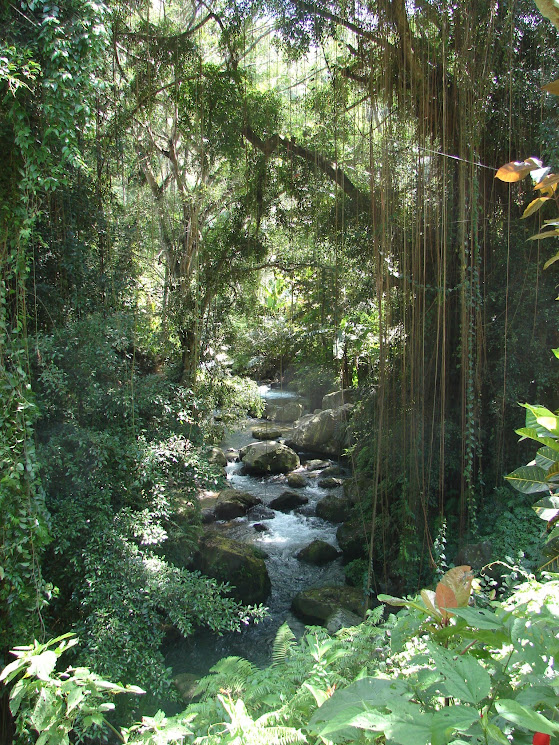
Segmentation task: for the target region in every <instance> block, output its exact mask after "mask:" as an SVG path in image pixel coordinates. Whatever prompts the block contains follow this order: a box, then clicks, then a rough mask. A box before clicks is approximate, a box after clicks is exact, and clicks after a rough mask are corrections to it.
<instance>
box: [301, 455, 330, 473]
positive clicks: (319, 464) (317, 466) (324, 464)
mask: <svg viewBox="0 0 559 745" xmlns="http://www.w3.org/2000/svg"><path fill="white" fill-rule="evenodd" d="M329 465H330V461H329V460H318V458H313V459H312V460H308V461H307V462H306V463H305V468H306V469H307V471H322V470H323V469H324V468H328V466H329Z"/></svg>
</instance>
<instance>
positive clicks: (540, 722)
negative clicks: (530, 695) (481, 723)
mask: <svg viewBox="0 0 559 745" xmlns="http://www.w3.org/2000/svg"><path fill="white" fill-rule="evenodd" d="M495 708H496V710H497V711H498V713H499V715H500V716H502V717H503V719H506V720H507V721H508V722H512V723H513V724H518V725H519V726H520V727H525V728H526V729H528V730H530V731H531V732H543V733H544V734H545V735H553V734H554V733H555V732H559V724H556V723H555V722H550V721H549V719H546V717H544V716H543V714H540V713H539V712H537V711H533V710H532V709H529V708H528V707H527V706H522V704H519V703H518V701H514V700H513V699H507V698H502V699H500V700H499V701H496V702H495Z"/></svg>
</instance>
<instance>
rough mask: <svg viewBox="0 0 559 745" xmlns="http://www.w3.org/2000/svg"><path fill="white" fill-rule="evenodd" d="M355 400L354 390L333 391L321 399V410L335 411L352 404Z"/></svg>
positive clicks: (355, 391) (355, 393) (355, 392)
mask: <svg viewBox="0 0 559 745" xmlns="http://www.w3.org/2000/svg"><path fill="white" fill-rule="evenodd" d="M356 399H357V390H356V389H355V388H344V390H343V391H334V393H327V394H326V395H325V396H323V398H322V408H323V409H337V408H338V406H343V405H344V404H354V403H355V401H356Z"/></svg>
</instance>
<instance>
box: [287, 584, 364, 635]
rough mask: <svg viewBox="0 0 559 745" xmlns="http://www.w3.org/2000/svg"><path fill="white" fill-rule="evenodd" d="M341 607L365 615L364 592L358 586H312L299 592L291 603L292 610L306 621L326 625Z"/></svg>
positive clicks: (358, 614)
mask: <svg viewBox="0 0 559 745" xmlns="http://www.w3.org/2000/svg"><path fill="white" fill-rule="evenodd" d="M340 608H345V609H346V610H349V611H350V612H351V613H355V614H356V615H357V616H361V617H363V614H364V612H365V602H364V599H363V592H362V591H361V590H358V589H357V588H356V587H347V586H346V585H341V586H339V587H338V586H330V587H312V588H310V589H309V590H302V591H301V592H299V593H298V594H297V595H296V596H295V597H294V598H293V601H292V603H291V610H292V611H293V613H295V615H296V616H297V617H298V618H300V619H301V620H302V621H304V622H305V623H310V624H318V625H324V624H325V623H326V621H327V619H328V618H330V617H331V616H332V614H334V613H335V612H336V611H338V610H339V609H340Z"/></svg>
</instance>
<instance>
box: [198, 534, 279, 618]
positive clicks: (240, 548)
mask: <svg viewBox="0 0 559 745" xmlns="http://www.w3.org/2000/svg"><path fill="white" fill-rule="evenodd" d="M193 567H194V569H198V570H199V571H200V572H202V574H205V575H207V576H208V577H213V578H214V579H216V580H217V581H218V582H228V583H229V584H230V585H231V586H232V589H231V595H232V597H234V598H235V599H236V600H239V601H240V602H242V603H246V604H247V605H254V604H257V603H264V602H265V601H266V598H267V597H268V596H269V594H270V592H271V589H272V585H271V582H270V577H269V576H268V570H267V569H266V564H265V563H264V559H263V558H262V555H260V556H258V555H257V552H256V551H255V550H254V549H253V548H252V547H251V546H247V545H246V544H245V543H240V542H239V541H234V540H232V539H231V538H225V536H222V535H219V533H216V532H214V531H208V532H207V533H206V534H205V535H204V536H203V537H202V539H201V540H200V542H199V544H198V551H197V553H196V555H195V557H194V561H193Z"/></svg>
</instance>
